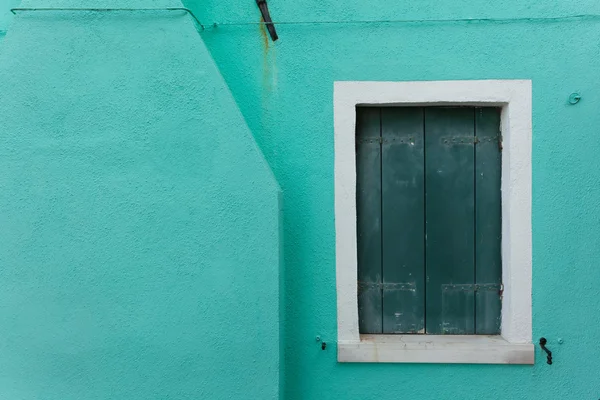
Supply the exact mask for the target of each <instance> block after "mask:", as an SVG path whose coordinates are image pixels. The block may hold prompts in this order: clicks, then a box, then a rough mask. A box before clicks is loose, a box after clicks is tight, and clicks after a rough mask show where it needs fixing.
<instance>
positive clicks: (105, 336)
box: [0, 1, 283, 400]
mask: <svg viewBox="0 0 600 400" xmlns="http://www.w3.org/2000/svg"><path fill="white" fill-rule="evenodd" d="M72 3H73V4H70V5H71V6H73V5H77V4H76V3H77V2H76V1H74V2H72ZM119 3H120V6H135V2H134V3H132V2H125V1H122V2H118V1H112V2H111V4H108V2H102V1H95V2H93V4H88V5H90V6H95V7H103V6H107V5H108V6H111V5H112V6H114V5H119ZM137 3H139V4H141V5H142V6H146V7H147V6H160V5H158V2H153V3H152V4H147V3H148V2H143V1H138V2H137ZM163 3H167V4H168V5H175V6H177V5H180V3H178V2H177V1H175V2H172V1H171V2H163ZM169 3H170V4H169ZM31 4H33V3H32V2H29V4H23V5H24V6H25V5H31ZM36 4H37V5H40V6H46V7H47V6H53V5H54V6H55V5H57V4H59V3H58V2H52V1H39V2H36ZM60 4H61V5H62V6H69V4H68V2H67V1H62V2H61V3H60ZM0 94H1V95H0V126H1V127H2V128H1V132H0V171H1V172H0V285H1V290H0V398H2V399H7V400H9V399H11V400H12V399H15V400H16V399H20V400H21V399H32V400H33V399H48V400H53V399H56V400H69V399H73V400H83V399H86V400H91V399H107V400H108V399H111V400H112V399H127V400H130V399H143V400H148V399H217V400H218V399H277V398H278V396H279V385H280V381H279V373H280V370H281V369H282V365H281V362H280V357H281V353H280V351H279V350H280V349H279V346H280V343H283V342H282V341H280V337H279V335H280V329H279V313H280V309H279V301H278V299H279V295H280V293H279V280H280V274H279V271H280V269H281V265H280V264H281V261H282V260H281V259H280V223H279V213H280V200H279V188H278V186H277V183H276V181H275V179H274V178H273V176H272V174H271V172H270V170H269V167H268V165H267V163H266V162H265V161H264V159H263V158H262V155H261V154H260V151H259V150H258V147H256V145H255V143H254V141H253V139H252V136H251V133H250V131H249V129H248V127H247V125H246V123H245V122H244V119H243V117H242V115H241V114H240V112H239V109H238V108H237V106H236V104H235V102H234V100H233V97H232V96H231V93H230V92H229V90H228V89H227V87H226V85H225V82H224V81H223V79H222V77H221V76H220V74H219V72H218V70H217V68H216V66H215V64H214V62H213V61H212V59H211V57H210V55H209V53H208V51H207V50H206V47H205V46H204V44H203V42H202V40H201V38H200V36H199V35H198V33H197V31H196V29H195V28H194V25H193V24H192V20H191V19H190V17H189V16H188V15H186V14H185V13H184V12H181V11H174V12H158V11H157V12H142V13H140V12H136V13H89V12H45V13H42V12H37V13H22V14H19V15H17V16H16V17H14V18H13V20H12V23H11V26H10V31H9V33H8V35H7V36H6V37H5V39H4V41H3V43H2V51H1V52H0Z"/></svg>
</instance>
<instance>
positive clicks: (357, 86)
mask: <svg viewBox="0 0 600 400" xmlns="http://www.w3.org/2000/svg"><path fill="white" fill-rule="evenodd" d="M333 97H334V139H335V229H336V279H337V284H336V288H337V325H338V361H339V362H416V363H480V364H533V362H534V346H533V344H532V343H531V335H532V333H531V329H532V322H531V137H532V132H531V128H532V123H531V112H532V109H531V81H528V80H482V81H422V82H421V81H417V82H367V81H359V82H335V83H334V95H333ZM357 105H391V106H394V105H397V106H417V105H418V106H435V105H467V106H497V107H501V108H502V117H501V131H502V136H503V151H502V238H503V240H502V281H503V284H504V293H503V300H502V325H501V335H499V336H480V335H472V336H471V335H467V336H448V335H440V336H435V335H360V334H359V329H358V303H357V286H356V281H357V247H356V156H355V125H356V106H357Z"/></svg>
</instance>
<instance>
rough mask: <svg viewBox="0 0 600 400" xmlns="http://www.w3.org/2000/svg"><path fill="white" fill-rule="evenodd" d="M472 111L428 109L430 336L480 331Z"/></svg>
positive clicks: (427, 269)
mask: <svg viewBox="0 0 600 400" xmlns="http://www.w3.org/2000/svg"><path fill="white" fill-rule="evenodd" d="M474 125H475V124H474V121H473V110H472V109H469V108H428V109H426V110H425V153H426V163H425V171H426V172H425V174H426V178H425V185H426V189H425V190H426V200H425V201H426V212H427V220H426V235H427V242H426V243H427V245H426V246H427V251H426V274H427V298H426V306H427V311H426V313H427V333H429V334H436V335H440V334H454V335H460V334H473V333H475V306H474V304H475V303H474V292H473V284H474V283H475V282H474V278H475V249H474V247H475V243H474V237H475V233H474V231H475V182H474V181H475V173H474V169H475V164H474V158H475V157H474V154H475V151H474V146H475V144H474V138H475V132H474V130H475V127H474Z"/></svg>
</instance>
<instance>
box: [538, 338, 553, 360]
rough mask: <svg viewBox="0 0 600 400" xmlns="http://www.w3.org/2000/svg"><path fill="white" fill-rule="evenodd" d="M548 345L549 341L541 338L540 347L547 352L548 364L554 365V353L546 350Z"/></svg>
mask: <svg viewBox="0 0 600 400" xmlns="http://www.w3.org/2000/svg"><path fill="white" fill-rule="evenodd" d="M546 343H548V341H547V340H546V338H545V337H543V338H540V347H541V348H542V350H544V351H545V352H546V354H547V355H548V356H547V361H546V362H547V363H548V365H552V352H551V351H550V350H548V349H547V348H546Z"/></svg>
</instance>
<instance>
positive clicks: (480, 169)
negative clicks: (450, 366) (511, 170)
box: [475, 108, 502, 335]
mask: <svg viewBox="0 0 600 400" xmlns="http://www.w3.org/2000/svg"><path fill="white" fill-rule="evenodd" d="M475 135H476V136H477V144H476V145H475V283H476V284H478V285H480V286H478V288H477V291H476V292H475V333H477V334H487V335H493V334H498V333H500V310H501V300H500V299H501V298H500V293H501V292H500V290H501V286H500V285H501V283H502V259H501V236H502V226H501V225H502V216H501V214H502V210H501V208H502V207H501V202H500V199H501V194H500V178H501V161H502V160H501V152H500V146H501V141H500V139H501V138H500V109H498V108H476V109H475Z"/></svg>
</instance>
